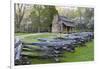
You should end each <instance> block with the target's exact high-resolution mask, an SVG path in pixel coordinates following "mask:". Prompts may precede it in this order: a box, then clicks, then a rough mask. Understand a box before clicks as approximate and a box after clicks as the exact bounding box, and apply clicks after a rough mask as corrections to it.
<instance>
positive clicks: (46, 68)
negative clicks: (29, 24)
mask: <svg viewBox="0 0 100 69" xmlns="http://www.w3.org/2000/svg"><path fill="white" fill-rule="evenodd" d="M14 3H28V4H41V5H56V6H76V7H94V8H95V4H94V3H95V1H92V2H91V1H90V0H83V1H81V0H78V1H76V0H68V1H66V0H59V1H58V0H50V1H49V0H34V1H33V0H12V2H11V68H12V69H32V68H34V69H41V68H43V69H51V68H53V69H56V68H58V69H66V68H68V69H76V68H77V69H78V68H81V67H84V68H87V67H91V66H94V64H95V62H74V63H57V64H39V65H21V66H14V58H13V57H14V49H13V48H14V47H13V45H14V23H13V22H14ZM81 69H83V68H81Z"/></svg>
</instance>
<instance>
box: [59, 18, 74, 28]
mask: <svg viewBox="0 0 100 69" xmlns="http://www.w3.org/2000/svg"><path fill="white" fill-rule="evenodd" d="M59 21H61V22H60V23H62V24H64V25H65V26H70V27H74V26H75V23H74V22H73V21H72V20H69V19H68V18H67V17H65V16H59Z"/></svg>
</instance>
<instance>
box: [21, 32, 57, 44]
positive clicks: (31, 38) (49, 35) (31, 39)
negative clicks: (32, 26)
mask: <svg viewBox="0 0 100 69" xmlns="http://www.w3.org/2000/svg"><path fill="white" fill-rule="evenodd" d="M55 36H56V35H55V34H53V33H44V34H41V35H34V36H33V35H31V36H28V37H25V38H24V39H22V40H23V41H24V42H29V43H30V42H37V41H38V40H37V38H52V37H55Z"/></svg>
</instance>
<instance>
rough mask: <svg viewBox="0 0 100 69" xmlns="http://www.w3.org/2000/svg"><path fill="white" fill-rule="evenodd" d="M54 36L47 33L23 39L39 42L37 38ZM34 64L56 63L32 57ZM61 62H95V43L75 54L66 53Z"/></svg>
mask: <svg viewBox="0 0 100 69" xmlns="http://www.w3.org/2000/svg"><path fill="white" fill-rule="evenodd" d="M22 35H23V34H22ZM52 37H55V35H54V34H50V33H48V34H47V33H45V34H41V35H34V36H28V37H25V38H24V39H22V40H23V41H24V42H37V38H52ZM30 60H32V64H45V63H55V61H54V60H53V59H39V58H33V57H31V58H30ZM60 60H61V62H80V61H93V60H94V41H93V40H92V41H90V42H87V43H86V47H77V48H76V51H75V53H70V52H64V54H63V57H61V58H60Z"/></svg>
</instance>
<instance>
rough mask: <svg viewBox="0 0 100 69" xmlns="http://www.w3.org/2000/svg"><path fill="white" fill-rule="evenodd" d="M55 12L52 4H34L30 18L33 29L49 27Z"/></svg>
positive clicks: (46, 28)
mask: <svg viewBox="0 0 100 69" xmlns="http://www.w3.org/2000/svg"><path fill="white" fill-rule="evenodd" d="M55 14H57V10H56V9H55V7H54V6H47V5H34V6H33V9H32V12H31V15H30V18H31V20H32V27H33V29H34V30H39V28H40V30H39V32H40V31H42V30H43V31H46V30H48V29H50V28H51V27H50V26H51V24H52V20H53V16H54V15H55Z"/></svg>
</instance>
